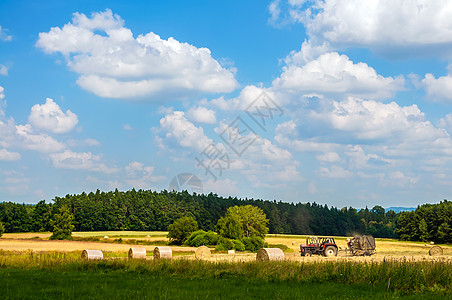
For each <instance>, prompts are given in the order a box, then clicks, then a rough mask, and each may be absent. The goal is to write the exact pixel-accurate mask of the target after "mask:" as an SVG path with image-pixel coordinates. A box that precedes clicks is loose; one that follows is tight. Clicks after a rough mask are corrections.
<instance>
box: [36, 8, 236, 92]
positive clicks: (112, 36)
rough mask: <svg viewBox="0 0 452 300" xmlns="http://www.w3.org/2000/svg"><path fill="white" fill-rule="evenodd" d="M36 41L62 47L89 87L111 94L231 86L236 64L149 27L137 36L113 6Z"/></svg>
mask: <svg viewBox="0 0 452 300" xmlns="http://www.w3.org/2000/svg"><path fill="white" fill-rule="evenodd" d="M36 45H37V47H39V48H41V49H43V51H44V52H46V53H61V54H63V55H64V56H65V58H66V59H67V64H68V66H69V68H70V69H71V70H73V71H74V72H76V73H78V74H79V75H80V77H79V78H78V80H77V83H78V84H79V85H80V86H81V87H82V88H84V89H86V90H88V91H90V92H92V93H94V94H96V95H98V96H100V97H108V98H129V97H145V96H150V97H152V96H156V95H162V94H176V95H178V96H182V95H184V94H185V95H186V94H195V93H218V92H231V91H233V90H234V89H235V88H236V87H237V85H238V83H237V81H236V80H235V77H234V70H229V69H225V68H223V67H222V66H221V65H220V64H219V63H218V62H217V61H216V60H215V59H214V58H212V56H211V53H210V50H209V49H207V48H197V47H195V46H193V45H190V44H188V43H182V42H179V41H177V40H175V39H174V38H172V37H170V38H168V39H167V40H165V39H162V38H160V36H158V35H157V34H155V33H153V32H150V33H147V34H145V35H139V36H138V37H136V38H135V37H134V36H133V34H132V31H131V30H130V29H128V28H126V27H124V21H123V20H122V19H121V18H120V17H119V16H118V15H116V14H115V15H114V14H113V13H112V11H111V10H108V9H107V10H106V11H104V12H99V13H93V14H92V15H91V17H87V16H86V15H84V14H80V13H74V16H73V19H72V22H71V23H68V24H66V25H64V26H63V27H62V28H59V27H52V28H51V30H50V31H49V32H42V33H40V34H39V40H38V42H37V43H36Z"/></svg>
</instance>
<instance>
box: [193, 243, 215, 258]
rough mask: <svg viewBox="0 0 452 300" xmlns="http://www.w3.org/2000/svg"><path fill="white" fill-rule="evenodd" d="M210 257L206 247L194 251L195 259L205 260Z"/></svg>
mask: <svg viewBox="0 0 452 300" xmlns="http://www.w3.org/2000/svg"><path fill="white" fill-rule="evenodd" d="M211 255H212V253H211V252H210V249H209V248H207V247H206V246H201V247H198V249H196V251H195V257H196V259H207V258H209V257H210V256H211Z"/></svg>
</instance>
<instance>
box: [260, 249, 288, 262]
mask: <svg viewBox="0 0 452 300" xmlns="http://www.w3.org/2000/svg"><path fill="white" fill-rule="evenodd" d="M256 260H257V261H270V260H284V252H283V251H282V250H281V249H279V248H262V249H260V250H259V251H258V252H257V255H256Z"/></svg>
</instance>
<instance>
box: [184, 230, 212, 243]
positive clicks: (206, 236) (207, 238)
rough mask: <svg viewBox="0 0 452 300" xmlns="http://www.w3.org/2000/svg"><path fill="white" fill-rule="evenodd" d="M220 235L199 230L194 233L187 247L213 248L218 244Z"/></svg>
mask: <svg viewBox="0 0 452 300" xmlns="http://www.w3.org/2000/svg"><path fill="white" fill-rule="evenodd" d="M219 238H220V237H219V235H218V234H216V233H215V232H213V231H208V232H205V231H204V230H198V231H195V232H193V233H192V234H191V235H190V236H189V237H188V238H187V240H186V241H185V243H184V244H185V245H187V246H192V247H199V246H203V245H206V246H213V245H216V244H218V239H219Z"/></svg>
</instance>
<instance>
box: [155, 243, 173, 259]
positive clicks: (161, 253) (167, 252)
mask: <svg viewBox="0 0 452 300" xmlns="http://www.w3.org/2000/svg"><path fill="white" fill-rule="evenodd" d="M172 257H173V251H172V250H171V248H170V247H166V246H159V247H155V248H154V259H171V258H172Z"/></svg>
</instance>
